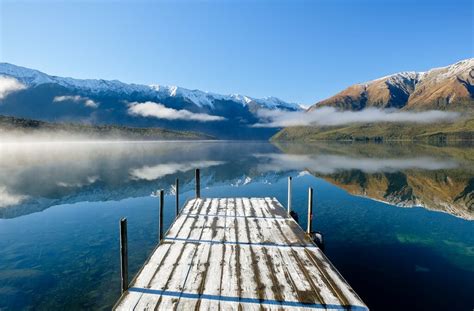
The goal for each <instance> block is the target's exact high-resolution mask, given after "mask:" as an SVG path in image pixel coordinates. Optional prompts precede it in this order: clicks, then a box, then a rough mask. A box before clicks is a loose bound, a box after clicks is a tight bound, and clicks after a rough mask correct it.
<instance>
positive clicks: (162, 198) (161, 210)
mask: <svg viewBox="0 0 474 311" xmlns="http://www.w3.org/2000/svg"><path fill="white" fill-rule="evenodd" d="M164 207H165V191H164V190H163V189H161V190H160V216H159V217H160V218H159V226H160V228H159V231H158V232H159V234H158V243H159V242H161V240H162V239H163V210H164Z"/></svg>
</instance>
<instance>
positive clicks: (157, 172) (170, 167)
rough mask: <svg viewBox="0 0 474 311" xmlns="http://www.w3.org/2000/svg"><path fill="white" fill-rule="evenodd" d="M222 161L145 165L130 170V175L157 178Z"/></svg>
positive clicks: (135, 178) (135, 177)
mask: <svg viewBox="0 0 474 311" xmlns="http://www.w3.org/2000/svg"><path fill="white" fill-rule="evenodd" d="M224 163H225V162H222V161H198V162H190V163H167V164H158V165H155V166H144V167H141V168H137V169H132V170H130V176H131V178H132V179H134V180H140V179H142V180H149V181H150V180H156V179H158V178H160V177H163V176H166V175H171V174H175V173H176V172H186V171H189V170H191V169H193V168H197V167H200V168H206V167H211V166H215V165H220V164H224Z"/></svg>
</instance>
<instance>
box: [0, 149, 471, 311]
mask: <svg viewBox="0 0 474 311" xmlns="http://www.w3.org/2000/svg"><path fill="white" fill-rule="evenodd" d="M472 163H474V154H473V149H472V148H471V147H469V146H468V147H466V146H456V147H452V146H445V147H442V148H440V147H433V146H422V145H373V144H313V145H308V144H304V145H301V144H290V145H272V144H270V143H262V142H205V143H204V142H146V143H143V142H142V143H79V144H78V143H65V144H61V143H53V144H30V145H22V144H0V206H1V207H0V218H3V219H0V236H1V237H2V239H0V309H2V310H3V309H5V310H19V309H33V308H35V309H44V310H52V309H61V310H68V309H94V310H97V309H104V310H110V308H111V306H112V305H113V303H114V302H115V301H116V299H117V297H118V296H119V294H120V293H119V291H120V290H119V260H118V256H117V254H118V252H119V250H118V236H117V223H118V221H119V219H120V218H121V217H127V219H128V220H129V236H130V239H129V246H130V249H129V254H130V262H129V263H130V274H131V275H133V274H134V273H136V272H137V271H138V269H139V268H140V267H141V265H142V264H143V262H144V261H145V260H146V258H147V256H148V255H149V254H150V252H151V251H152V249H153V248H154V247H155V245H156V242H157V231H158V230H157V223H158V221H157V208H158V203H157V199H156V198H154V197H152V195H153V193H154V192H155V191H156V190H157V189H160V188H164V189H165V191H166V193H167V194H170V193H172V189H171V185H172V184H173V183H174V180H175V178H176V177H179V178H180V180H181V187H180V190H181V192H182V199H183V200H185V199H186V198H189V197H190V196H192V189H193V187H194V185H193V178H194V171H193V170H194V168H197V167H199V168H201V169H202V185H203V189H202V193H203V196H275V197H277V198H278V199H279V200H280V201H281V202H285V201H286V177H287V176H289V175H292V176H294V177H295V178H294V184H293V191H294V196H293V207H294V209H295V211H296V212H298V213H299V214H300V216H301V215H304V213H305V208H306V194H307V192H306V191H307V188H308V187H309V186H311V187H315V189H316V192H315V193H316V205H315V211H316V214H317V215H316V217H315V219H314V223H313V226H314V227H315V228H317V230H320V231H322V232H324V234H325V237H326V242H327V243H326V251H327V254H328V256H329V258H330V259H331V260H332V261H333V263H334V264H335V265H336V267H337V268H338V269H339V270H340V271H341V273H342V274H343V275H344V277H345V278H346V279H347V280H348V281H349V283H350V284H351V285H352V286H353V287H354V288H355V289H356V291H357V292H358V294H360V295H361V296H362V297H363V298H364V300H365V301H366V302H367V303H368V304H369V306H370V307H371V308H372V309H374V310H377V309H384V310H388V309H392V310H402V309H411V307H412V306H413V304H410V305H408V306H407V305H406V302H407V301H408V300H405V299H399V297H410V299H409V300H410V303H411V302H413V301H415V303H419V305H423V306H425V307H426V308H428V309H430V308H431V309H437V310H452V305H450V304H449V302H450V301H457V302H458V304H459V306H460V308H461V307H462V308H464V309H467V308H469V307H471V306H472V303H471V302H472V292H473V290H474V288H473V285H474V284H473V282H472V279H473V277H474V260H473V258H474V240H473V238H474V236H473V235H472V229H473V225H474V223H473V222H472V221H466V220H464V219H469V220H472V219H473V204H472V202H473V192H474V191H473V177H474V169H473V166H472ZM315 176H316V177H315ZM351 194H357V195H358V196H353V195H351ZM360 196H364V198H362V197H360ZM367 198H369V199H367ZM373 199H375V200H373ZM378 201H385V202H391V203H393V204H397V205H402V206H410V207H411V206H414V205H423V206H424V207H425V208H426V209H421V208H413V209H402V208H398V207H395V206H393V205H387V204H383V203H380V202H378ZM165 206H166V208H165V215H164V218H165V219H164V223H165V226H169V224H170V223H171V222H172V220H173V217H174V215H175V213H174V197H172V196H169V195H167V196H166V198H165ZM427 209H435V210H438V211H443V212H448V213H450V214H452V215H455V216H459V217H451V216H450V215H448V214H446V213H433V212H431V211H428V210H427ZM461 218H464V219H461ZM300 221H301V225H302V226H303V227H304V226H305V225H306V219H305V217H300ZM368 280H370V281H368ZM407 280H409V281H407ZM382 289H383V290H382ZM425 293H426V294H425ZM386 301H392V302H393V303H392V304H391V305H390V308H387V305H386ZM447 302H448V303H447Z"/></svg>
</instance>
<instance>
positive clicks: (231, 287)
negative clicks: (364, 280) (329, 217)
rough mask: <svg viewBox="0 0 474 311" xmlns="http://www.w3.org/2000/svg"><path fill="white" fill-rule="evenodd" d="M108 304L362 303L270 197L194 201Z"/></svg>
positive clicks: (294, 306)
mask: <svg viewBox="0 0 474 311" xmlns="http://www.w3.org/2000/svg"><path fill="white" fill-rule="evenodd" d="M114 309H115V310H218V309H222V310H262V309H263V310H281V309H285V310H314V309H320V310H367V307H366V306H365V304H364V303H363V302H362V300H361V299H360V298H359V297H358V296H357V294H356V293H355V292H354V290H353V289H352V288H351V287H350V286H349V284H347V282H346V281H345V280H344V279H343V278H342V276H341V275H340V274H339V272H338V271H337V270H336V269H335V268H334V266H333V265H332V264H331V263H330V262H329V260H328V259H327V257H326V256H325V255H324V254H323V253H322V251H321V250H320V249H319V248H318V247H317V246H316V245H314V244H313V243H312V242H311V241H310V239H308V238H307V237H306V235H305V233H304V231H303V230H302V229H301V228H300V227H299V226H298V224H297V223H296V222H295V221H294V220H293V219H292V218H291V217H289V216H288V215H287V211H286V210H285V209H284V208H283V207H282V206H281V204H280V203H279V202H278V200H276V199H275V198H202V199H201V198H197V199H193V200H190V201H189V202H187V204H186V205H185V206H184V208H183V209H182V211H181V213H180V214H179V215H178V217H177V219H176V220H175V221H174V223H173V224H172V226H171V228H170V229H169V230H168V232H167V234H166V235H165V237H164V239H163V241H162V243H161V244H160V245H159V246H158V247H157V248H156V249H155V250H154V252H153V253H152V255H151V256H150V258H149V259H148V261H147V262H146V263H145V265H144V267H143V268H142V269H141V270H140V272H139V273H138V275H137V276H136V277H135V279H134V280H133V281H132V283H131V285H130V288H129V290H128V291H127V292H125V293H124V294H123V295H122V297H121V298H120V300H119V301H118V302H117V304H116V306H115V308H114Z"/></svg>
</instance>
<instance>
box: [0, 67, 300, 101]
mask: <svg viewBox="0 0 474 311" xmlns="http://www.w3.org/2000/svg"><path fill="white" fill-rule="evenodd" d="M0 75H7V76H12V77H14V78H16V79H18V81H19V82H21V83H23V84H25V85H26V86H28V87H32V86H38V85H41V84H47V83H55V84H58V85H61V86H63V87H66V88H69V89H75V90H79V91H83V92H87V93H90V94H92V95H97V94H103V93H109V92H113V93H117V94H125V95H131V94H133V93H139V94H140V93H141V94H144V95H147V96H154V97H156V98H157V99H158V100H159V99H163V98H165V97H181V98H183V99H185V100H187V101H189V102H191V103H193V104H195V105H197V106H199V107H204V106H208V107H211V108H213V107H214V101H217V100H221V101H233V102H239V103H241V104H242V105H244V106H245V105H248V104H251V103H255V104H256V105H258V106H260V107H262V108H266V109H290V110H301V107H300V106H299V105H297V104H293V103H287V102H284V101H282V100H280V99H278V98H276V97H266V98H261V99H257V98H252V97H249V96H245V95H239V94H232V95H220V94H215V93H211V92H204V91H201V90H189V89H186V88H182V87H178V86H164V85H157V84H156V85H155V84H153V85H142V84H127V83H124V82H121V81H118V80H103V79H74V78H69V77H58V76H50V75H47V74H45V73H43V72H41V71H38V70H34V69H29V68H25V67H20V66H16V65H13V64H9V63H0Z"/></svg>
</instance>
